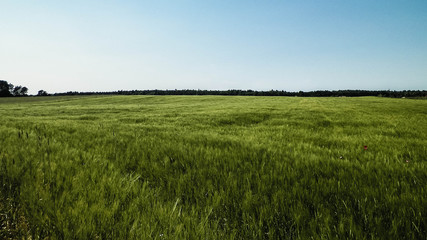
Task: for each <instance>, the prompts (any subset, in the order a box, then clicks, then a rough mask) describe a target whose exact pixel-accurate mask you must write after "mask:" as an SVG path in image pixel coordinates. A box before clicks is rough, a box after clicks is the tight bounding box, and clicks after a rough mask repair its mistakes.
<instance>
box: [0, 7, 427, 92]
mask: <svg viewBox="0 0 427 240" xmlns="http://www.w3.org/2000/svg"><path fill="white" fill-rule="evenodd" d="M0 79H3V80H7V81H8V82H10V83H13V84H18V85H24V86H27V87H28V88H29V89H30V93H36V92H37V91H38V90H40V89H44V90H46V91H48V92H50V93H53V92H64V91H113V90H122V89H123V90H132V89H254V90H270V89H277V90H286V91H299V90H303V91H310V90H337V89H367V90H374V89H385V90H387V89H390V90H403V89H413V90H416V89H427V1H426V0H411V1H406V0H405V1H404V0H401V1H395V0H376V1H372V0H367V1H365V0H355V1H344V0H340V1H329V0H325V1H318V0H313V1H297V0H294V1H274V0H271V1H251V0H248V1H205V0H204V1H201V0H200V1H185V0H182V1H161V0H160V1H130V0H128V1H119V0H117V1H110V0H103V1H80V0H76V1H57V0H55V1H52V0H44V1H30V0H28V1H21V0H13V1H12V0H0Z"/></svg>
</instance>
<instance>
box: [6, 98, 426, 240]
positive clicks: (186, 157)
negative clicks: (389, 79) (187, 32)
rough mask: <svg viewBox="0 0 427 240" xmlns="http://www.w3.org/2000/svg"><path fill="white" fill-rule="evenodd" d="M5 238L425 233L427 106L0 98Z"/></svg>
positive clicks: (371, 101)
mask: <svg viewBox="0 0 427 240" xmlns="http://www.w3.org/2000/svg"><path fill="white" fill-rule="evenodd" d="M0 184H1V188H0V191H1V192H0V193H1V194H0V239H6V238H11V239H17V238H19V239H22V238H24V239H29V237H31V239H45V238H48V239H310V238H312V239H426V236H427V198H426V196H427V187H426V186H427V101H426V100H414V99H390V98H379V97H363V98H300V97H249V96H248V97H238V96H84V97H26V98H0Z"/></svg>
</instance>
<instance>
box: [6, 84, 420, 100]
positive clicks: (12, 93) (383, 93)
mask: <svg viewBox="0 0 427 240" xmlns="http://www.w3.org/2000/svg"><path fill="white" fill-rule="evenodd" d="M27 92H28V88H27V87H23V86H14V85H13V84H11V83H8V82H7V81H4V80H0V97H22V96H28V94H27ZM48 95H53V96H66V95H221V96H287V97H365V96H378V97H391V98H402V97H407V98H427V90H403V91H391V90H334V91H329V90H322V91H309V92H303V91H298V92H288V91H284V90H270V91H255V90H238V89H231V90H200V89H198V90H195V89H183V90H177V89H175V90H158V89H154V90H120V91H111V92H73V91H69V92H64V93H54V94H48V93H47V92H46V91H44V90H39V91H38V93H37V96H48Z"/></svg>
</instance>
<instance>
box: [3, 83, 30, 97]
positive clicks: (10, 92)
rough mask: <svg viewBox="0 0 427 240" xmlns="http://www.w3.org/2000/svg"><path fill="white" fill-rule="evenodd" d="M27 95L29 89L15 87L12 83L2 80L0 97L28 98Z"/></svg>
mask: <svg viewBox="0 0 427 240" xmlns="http://www.w3.org/2000/svg"><path fill="white" fill-rule="evenodd" d="M27 93H28V88H27V87H23V86H20V85H19V86H14V85H13V84H12V83H8V82H7V81H4V80H0V97H23V96H27Z"/></svg>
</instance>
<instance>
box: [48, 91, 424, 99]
mask: <svg viewBox="0 0 427 240" xmlns="http://www.w3.org/2000/svg"><path fill="white" fill-rule="evenodd" d="M52 95H55V96H64V95H222V96H288V97H364V96H378V97H391V98H402V97H407V98H427V91H426V90H404V91H390V90H379V91H370V90H336V91H327V90H326V91H310V92H303V91H299V92H287V91H283V90H282V91H279V90H270V91H254V90H224V91H221V90H176V89H175V90H131V91H124V90H121V91H115V92H65V93H54V94H52Z"/></svg>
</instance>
